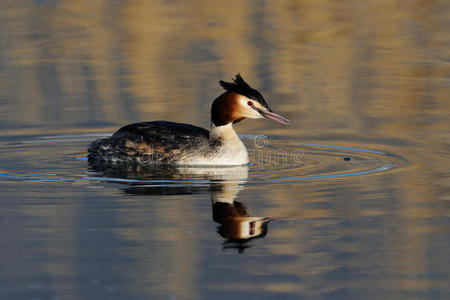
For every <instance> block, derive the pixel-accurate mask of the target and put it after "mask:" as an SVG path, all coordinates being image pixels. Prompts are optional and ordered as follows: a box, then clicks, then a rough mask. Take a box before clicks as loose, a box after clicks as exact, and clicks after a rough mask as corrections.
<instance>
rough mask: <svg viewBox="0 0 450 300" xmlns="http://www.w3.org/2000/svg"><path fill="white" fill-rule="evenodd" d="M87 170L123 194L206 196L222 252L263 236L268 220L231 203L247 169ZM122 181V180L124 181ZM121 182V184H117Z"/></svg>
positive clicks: (117, 167)
mask: <svg viewBox="0 0 450 300" xmlns="http://www.w3.org/2000/svg"><path fill="white" fill-rule="evenodd" d="M90 171H93V172H95V173H96V176H101V177H102V178H103V179H104V180H105V181H108V179H109V180H110V181H114V182H121V183H123V184H124V186H125V188H124V189H123V191H124V192H126V193H130V194H141V195H186V194H206V193H208V192H209V193H210V195H211V201H212V209H213V220H214V221H215V222H217V223H219V224H220V225H219V227H218V230H217V232H218V233H219V234H220V235H221V236H222V237H223V238H224V239H226V240H225V242H224V246H223V247H224V249H228V248H233V249H238V251H239V253H242V252H243V251H244V249H246V248H249V247H250V246H249V245H248V242H249V241H250V240H252V239H255V238H261V237H264V236H265V235H266V233H267V224H268V221H269V219H268V218H265V217H250V216H249V215H248V214H247V209H246V207H245V205H244V204H242V203H240V202H237V201H234V199H235V198H236V196H237V194H238V193H239V191H240V190H241V189H243V183H244V182H245V180H246V179H247V176H248V166H234V167H220V168H219V167H190V166H174V165H148V166H143V165H139V164H127V165H125V164H90ZM124 179H125V180H124ZM121 180H123V181H121Z"/></svg>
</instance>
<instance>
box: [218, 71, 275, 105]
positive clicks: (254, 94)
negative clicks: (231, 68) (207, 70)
mask: <svg viewBox="0 0 450 300" xmlns="http://www.w3.org/2000/svg"><path fill="white" fill-rule="evenodd" d="M219 84H220V85H221V86H222V87H223V88H224V89H225V90H226V91H227V92H230V93H233V92H234V93H237V94H240V95H243V96H245V97H247V98H249V99H252V100H256V101H258V102H259V103H260V104H261V105H263V106H264V107H266V108H267V109H269V110H270V108H269V105H267V103H266V100H264V97H263V96H262V95H261V93H260V92H258V91H257V90H255V89H254V88H252V87H251V86H250V85H248V83H247V82H245V81H244V79H243V78H242V76H241V75H240V74H239V73H238V74H236V76H235V78H234V79H233V82H225V81H223V80H221V81H219Z"/></svg>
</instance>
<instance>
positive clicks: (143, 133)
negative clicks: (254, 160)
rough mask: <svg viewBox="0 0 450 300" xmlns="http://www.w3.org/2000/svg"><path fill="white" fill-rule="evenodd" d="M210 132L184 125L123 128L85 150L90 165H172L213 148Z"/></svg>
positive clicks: (160, 123) (158, 123) (145, 124)
mask: <svg viewBox="0 0 450 300" xmlns="http://www.w3.org/2000/svg"><path fill="white" fill-rule="evenodd" d="M214 143H216V144H217V145H218V144H220V140H218V139H217V140H213V141H210V140H209V131H208V130H206V129H204V128H201V127H197V126H193V125H189V124H183V123H175V122H167V121H154V122H142V123H135V124H130V125H126V126H124V127H122V128H120V129H119V130H118V131H117V132H116V133H114V134H113V135H112V136H111V137H109V138H104V139H98V140H96V141H94V142H92V143H91V145H90V146H89V148H88V152H89V155H88V159H89V161H95V160H107V161H113V160H120V161H136V162H139V163H146V162H148V163H171V162H173V161H177V160H179V159H181V158H184V157H186V156H188V155H192V154H196V153H198V151H199V150H204V151H206V149H203V148H208V149H209V148H214V146H215V145H214Z"/></svg>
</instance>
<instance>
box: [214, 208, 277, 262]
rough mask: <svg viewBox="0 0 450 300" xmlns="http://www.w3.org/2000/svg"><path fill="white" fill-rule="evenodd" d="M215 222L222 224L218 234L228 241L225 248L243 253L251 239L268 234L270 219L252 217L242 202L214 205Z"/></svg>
mask: <svg viewBox="0 0 450 300" xmlns="http://www.w3.org/2000/svg"><path fill="white" fill-rule="evenodd" d="M213 220H214V221H215V222H217V223H219V224H220V226H219V227H218V229H217V232H218V233H219V234H220V235H221V236H222V237H223V238H225V239H226V241H225V242H224V248H236V249H238V251H239V252H240V253H241V252H243V250H244V249H245V248H248V247H249V246H248V245H246V244H247V243H248V242H249V241H250V240H251V239H254V238H261V237H264V236H265V235H266V234H267V224H268V222H269V219H268V218H264V217H250V216H249V215H248V214H247V208H246V207H245V205H243V204H242V203H240V202H233V203H232V204H230V203H225V202H216V203H213Z"/></svg>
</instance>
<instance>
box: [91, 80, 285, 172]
mask: <svg viewBox="0 0 450 300" xmlns="http://www.w3.org/2000/svg"><path fill="white" fill-rule="evenodd" d="M219 83H220V85H221V86H222V87H223V88H224V89H225V92H224V93H223V94H222V95H220V96H219V97H218V98H217V99H216V100H214V102H213V104H212V107H211V127H210V130H209V131H208V130H206V129H204V128H201V127H197V126H193V125H189V124H183V123H174V122H168V121H154V122H142V123H135V124H130V125H126V126H124V127H122V128H120V129H119V130H118V131H116V133H114V134H113V135H112V136H111V137H109V138H103V139H98V140H96V141H94V142H92V143H91V144H90V145H89V148H88V152H89V155H88V158H89V161H92V162H95V161H103V162H113V163H114V162H137V163H150V164H174V165H216V166H217V165H244V164H247V163H248V162H249V160H248V154H247V149H246V148H245V146H244V144H243V143H242V141H241V140H240V139H239V137H238V135H237V134H236V132H235V131H234V129H233V124H234V123H237V122H240V121H242V120H243V119H245V118H250V119H260V118H263V117H264V118H267V119H271V120H274V121H277V122H280V123H283V124H289V120H287V119H286V118H284V117H282V116H280V115H278V114H276V113H274V112H273V111H272V110H271V109H270V108H269V106H268V105H267V103H266V101H265V100H264V97H263V96H262V95H261V93H260V92H258V91H257V90H255V89H253V88H251V87H250V86H249V85H248V84H247V83H246V82H245V81H244V79H242V77H241V76H240V75H239V74H237V75H236V77H235V78H234V79H233V82H224V81H219Z"/></svg>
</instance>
